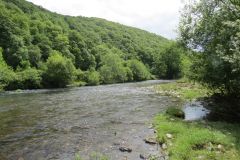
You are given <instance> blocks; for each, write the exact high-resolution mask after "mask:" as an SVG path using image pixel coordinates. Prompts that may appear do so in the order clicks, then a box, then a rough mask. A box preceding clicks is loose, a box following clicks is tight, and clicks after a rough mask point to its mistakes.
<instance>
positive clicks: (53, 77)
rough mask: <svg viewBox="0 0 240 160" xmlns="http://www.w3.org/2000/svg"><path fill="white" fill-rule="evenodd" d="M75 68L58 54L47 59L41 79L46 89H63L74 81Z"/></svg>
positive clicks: (69, 61) (68, 60) (55, 53)
mask: <svg viewBox="0 0 240 160" xmlns="http://www.w3.org/2000/svg"><path fill="white" fill-rule="evenodd" d="M74 73H75V67H74V65H73V63H72V61H71V60H70V59H68V58H65V57H64V56H62V55H61V54H60V53H58V52H54V53H52V54H51V56H50V57H49V58H48V59H47V62H46V69H45V70H44V73H43V77H44V83H45V85H46V86H48V87H65V86H66V85H67V84H69V83H70V82H72V80H73V79H74Z"/></svg>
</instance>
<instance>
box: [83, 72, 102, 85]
mask: <svg viewBox="0 0 240 160" xmlns="http://www.w3.org/2000/svg"><path fill="white" fill-rule="evenodd" d="M85 74H86V82H87V85H90V86H93V85H99V83H100V74H99V73H98V72H97V71H95V70H90V71H87V72H86V73H85Z"/></svg>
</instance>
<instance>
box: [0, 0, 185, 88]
mask: <svg viewBox="0 0 240 160" xmlns="http://www.w3.org/2000/svg"><path fill="white" fill-rule="evenodd" d="M0 24H1V25H0V48H1V49H0V89H4V90H14V89H37V88H52V87H66V86H67V85H77V86H79V85H98V84H109V83H122V82H131V81H142V80H147V79H153V78H155V77H157V78H166V79H173V78H179V77H181V76H183V74H184V72H185V70H187V67H186V65H187V64H188V60H186V59H187V57H188V56H186V54H185V50H184V49H182V48H181V47H180V46H179V45H178V44H177V43H176V42H174V41H170V40H168V39H166V38H163V37H161V36H158V35H155V34H152V33H149V32H146V31H143V30H140V29H136V28H133V27H128V26H124V25H121V24H118V23H113V22H109V21H106V20H103V19H99V18H86V17H71V16H63V15H59V14H56V13H52V12H50V11H48V10H46V9H44V8H42V7H39V6H36V5H34V4H32V3H30V2H26V1H24V0H11V1H8V0H0Z"/></svg>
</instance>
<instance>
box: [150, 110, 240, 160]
mask: <svg viewBox="0 0 240 160" xmlns="http://www.w3.org/2000/svg"><path fill="white" fill-rule="evenodd" d="M154 125H155V128H156V131H157V138H158V140H159V142H160V144H162V146H167V147H165V148H164V147H163V148H164V149H165V152H167V153H168V154H169V156H170V159H171V160H183V159H191V160H197V159H204V160H207V159H217V160H225V159H229V160H237V159H240V149H239V146H240V143H239V138H240V137H239V132H240V126H239V124H229V123H224V122H208V121H207V122H206V121H197V122H186V121H183V120H182V119H179V118H177V117H173V116H170V115H168V114H160V115H158V116H156V118H155V120H154ZM167 135H171V136H172V137H170V136H167Z"/></svg>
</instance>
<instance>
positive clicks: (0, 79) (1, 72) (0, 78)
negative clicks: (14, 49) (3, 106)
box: [0, 48, 16, 90]
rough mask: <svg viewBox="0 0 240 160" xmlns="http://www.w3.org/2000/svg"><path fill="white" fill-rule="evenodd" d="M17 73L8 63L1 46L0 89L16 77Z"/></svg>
mask: <svg viewBox="0 0 240 160" xmlns="http://www.w3.org/2000/svg"><path fill="white" fill-rule="evenodd" d="M15 76H16V74H15V73H14V72H13V70H12V69H11V68H10V67H9V66H8V65H7V64H6V62H5V61H4V59H3V57H2V48H0V90H2V89H4V88H5V87H6V86H7V85H8V84H9V83H10V81H11V80H12V79H15Z"/></svg>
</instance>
